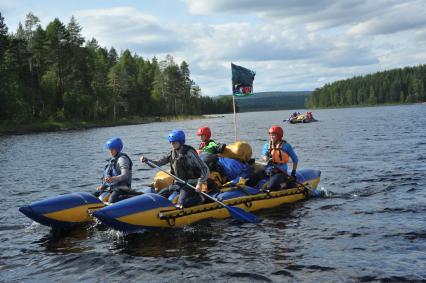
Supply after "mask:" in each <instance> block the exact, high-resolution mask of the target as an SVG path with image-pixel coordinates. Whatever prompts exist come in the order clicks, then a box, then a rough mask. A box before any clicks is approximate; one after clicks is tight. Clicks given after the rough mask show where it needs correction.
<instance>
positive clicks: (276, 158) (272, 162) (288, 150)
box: [262, 126, 299, 190]
mask: <svg viewBox="0 0 426 283" xmlns="http://www.w3.org/2000/svg"><path fill="white" fill-rule="evenodd" d="M268 133H269V142H268V143H266V144H265V145H264V147H263V150H262V156H263V160H264V161H267V162H268V164H267V165H266V167H265V172H266V173H267V174H268V175H269V176H270V179H269V184H268V186H267V189H268V190H279V189H283V188H286V187H287V186H288V184H289V182H290V181H291V180H290V179H289V175H288V174H287V163H288V161H289V158H291V160H292V161H293V168H292V171H291V178H292V179H293V180H295V179H296V169H297V163H298V162H299V159H298V158H297V155H296V152H294V150H293V147H292V146H291V145H290V144H289V143H288V142H287V141H286V140H284V139H283V136H284V131H283V128H281V127H280V126H272V127H271V128H270V129H269V131H268Z"/></svg>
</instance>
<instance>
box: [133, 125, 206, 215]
mask: <svg viewBox="0 0 426 283" xmlns="http://www.w3.org/2000/svg"><path fill="white" fill-rule="evenodd" d="M168 140H169V142H170V146H171V151H170V152H169V153H168V154H167V155H165V156H164V157H163V158H161V159H160V160H157V161H151V160H150V161H151V162H152V163H154V164H156V165H157V166H163V165H165V164H167V163H169V164H170V168H171V173H172V174H173V175H175V176H177V177H179V178H180V179H182V180H184V181H186V182H188V183H189V184H191V185H193V186H195V188H196V190H194V189H192V188H191V187H189V186H187V185H186V184H185V183H181V182H179V181H177V180H175V183H174V184H173V185H171V186H169V187H167V188H164V189H162V190H161V191H160V192H159V194H160V195H162V196H163V197H166V198H168V197H169V196H170V195H171V194H172V193H173V192H174V191H178V192H179V198H178V202H177V205H176V207H178V208H185V207H191V206H194V205H198V204H201V203H202V202H203V201H204V199H203V197H202V196H201V194H199V192H201V191H206V190H207V176H208V175H209V173H210V172H209V168H208V167H207V165H206V164H205V163H204V161H202V160H201V159H200V157H199V156H198V154H197V152H196V151H195V149H194V148H193V147H191V146H189V145H186V144H185V133H184V132H183V131H181V130H173V131H171V132H170V133H169V136H168ZM140 161H141V162H146V161H147V159H146V158H145V157H144V156H141V157H140ZM148 165H149V164H148Z"/></svg>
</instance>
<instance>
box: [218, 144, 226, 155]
mask: <svg viewBox="0 0 426 283" xmlns="http://www.w3.org/2000/svg"><path fill="white" fill-rule="evenodd" d="M225 147H226V144H224V143H221V144H218V146H217V148H216V151H217V153H222V152H223V151H224V150H225Z"/></svg>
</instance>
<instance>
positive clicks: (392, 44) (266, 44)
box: [0, 0, 426, 96]
mask: <svg viewBox="0 0 426 283" xmlns="http://www.w3.org/2000/svg"><path fill="white" fill-rule="evenodd" d="M58 3H59V4H58ZM0 12H1V14H2V16H3V17H4V18H5V23H6V25H7V26H8V28H9V32H15V31H16V28H17V26H18V24H19V22H24V21H25V16H26V14H28V13H29V12H32V13H34V14H35V15H36V16H37V17H39V18H40V20H41V25H42V26H43V28H45V27H46V25H47V24H48V23H49V22H50V21H52V20H53V19H54V18H55V17H57V18H59V19H60V20H61V21H62V22H64V23H65V24H66V23H68V22H69V20H70V18H71V16H74V17H75V18H76V19H77V22H78V23H79V24H80V25H81V26H82V28H83V30H82V34H83V36H84V37H85V39H86V40H89V39H91V38H96V39H97V40H98V42H99V44H100V45H101V46H105V47H107V48H110V47H111V46H113V47H115V48H116V49H117V50H118V51H121V50H124V49H126V48H127V49H129V50H130V51H131V52H133V53H137V54H139V55H141V56H143V57H144V58H147V59H151V58H152V57H154V56H156V57H157V58H158V59H159V60H162V59H164V58H165V56H166V55H167V54H170V55H172V56H173V57H174V59H175V62H177V63H180V62H181V61H182V60H185V61H186V62H187V63H188V64H189V67H190V71H191V78H192V79H193V80H194V81H195V82H196V83H197V84H198V85H199V86H200V87H201V89H202V93H203V95H209V96H216V95H222V94H229V93H231V62H233V63H235V64H238V65H242V66H244V67H246V68H249V69H252V70H254V71H255V72H256V78H255V81H254V91H255V92H262V91H303V90H314V89H315V88H318V87H321V86H323V85H324V84H326V83H331V82H333V81H336V80H341V79H346V78H351V77H353V76H359V75H365V74H369V73H374V72H378V71H384V70H389V69H393V68H401V67H406V66H416V65H420V64H425V63H426V0H405V1H404V0H374V1H371V0H370V1H367V0H339V1H336V0H175V1H172V0H156V1H148V0H139V1H137V0H120V1H110V0H103V1H98V0H86V1H81V0H74V1H56V0H55V1H51V0H46V1H43V0H38V1H36V0H27V1H25V0H14V1H11V0H0Z"/></svg>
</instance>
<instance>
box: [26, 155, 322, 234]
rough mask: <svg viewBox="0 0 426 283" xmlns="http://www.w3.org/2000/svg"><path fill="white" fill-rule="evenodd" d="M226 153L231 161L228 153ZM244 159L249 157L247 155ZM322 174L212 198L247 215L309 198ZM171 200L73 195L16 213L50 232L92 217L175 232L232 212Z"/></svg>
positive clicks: (124, 227)
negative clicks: (269, 188) (181, 205)
mask: <svg viewBox="0 0 426 283" xmlns="http://www.w3.org/2000/svg"><path fill="white" fill-rule="evenodd" d="M230 148H231V149H232V147H230ZM227 155H228V156H231V157H232V154H231V153H229V154H227ZM248 155H249V156H251V152H250V154H248ZM248 155H247V154H246V157H245V158H247V157H248ZM239 156H242V155H241V154H240V155H239ZM162 173H163V172H159V173H158V174H157V175H156V177H155V178H154V183H153V184H154V187H156V188H157V189H158V186H159V188H161V187H165V186H167V185H169V184H170V183H171V182H172V180H171V179H170V177H169V176H167V175H166V174H162ZM320 176H321V172H320V171H319V170H314V169H299V170H298V171H297V176H296V177H297V183H298V184H297V185H296V186H295V187H293V188H288V189H283V190H280V191H272V192H265V191H262V190H259V189H256V188H253V187H249V186H246V185H244V184H242V185H237V186H235V185H231V184H230V185H228V186H225V187H223V188H222V192H221V193H220V194H218V195H216V196H215V197H216V198H217V199H218V200H220V201H221V202H223V203H224V204H225V205H227V206H232V207H238V208H240V209H243V210H245V211H249V212H253V211H258V210H261V209H269V208H274V207H277V206H280V205H284V204H289V203H294V202H297V201H301V200H304V199H307V198H309V197H310V196H311V194H312V191H313V190H315V189H316V187H317V186H318V183H319V181H320ZM170 199H171V200H169V199H166V198H164V197H162V196H160V195H158V194H156V193H144V194H142V195H139V196H134V197H131V198H129V199H125V200H122V201H119V202H117V203H114V204H112V205H107V204H106V203H104V202H103V201H102V200H101V199H100V198H97V197H95V196H94V195H92V194H89V193H71V194H66V195H62V196H57V197H53V198H49V199H46V200H41V201H37V202H34V203H32V204H30V205H26V206H23V207H21V208H19V210H20V212H22V213H23V214H25V215H26V216H27V217H29V218H30V219H32V220H34V221H36V222H38V223H40V224H43V225H46V226H50V227H52V228H69V227H72V226H75V225H81V224H84V223H87V222H89V221H92V220H93V217H95V218H97V219H99V220H100V221H101V222H102V223H104V224H105V225H107V226H109V227H111V228H113V229H115V230H119V231H124V232H135V231H139V230H144V229H152V228H178V227H183V226H185V225H190V224H193V223H196V222H198V221H201V220H204V219H209V218H215V219H223V218H228V217H230V212H229V211H228V210H227V209H226V208H225V207H223V206H222V205H220V204H219V203H217V202H212V203H206V204H201V205H197V206H193V207H189V208H184V209H177V208H176V207H175V206H174V203H173V198H172V197H171V198H170Z"/></svg>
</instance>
